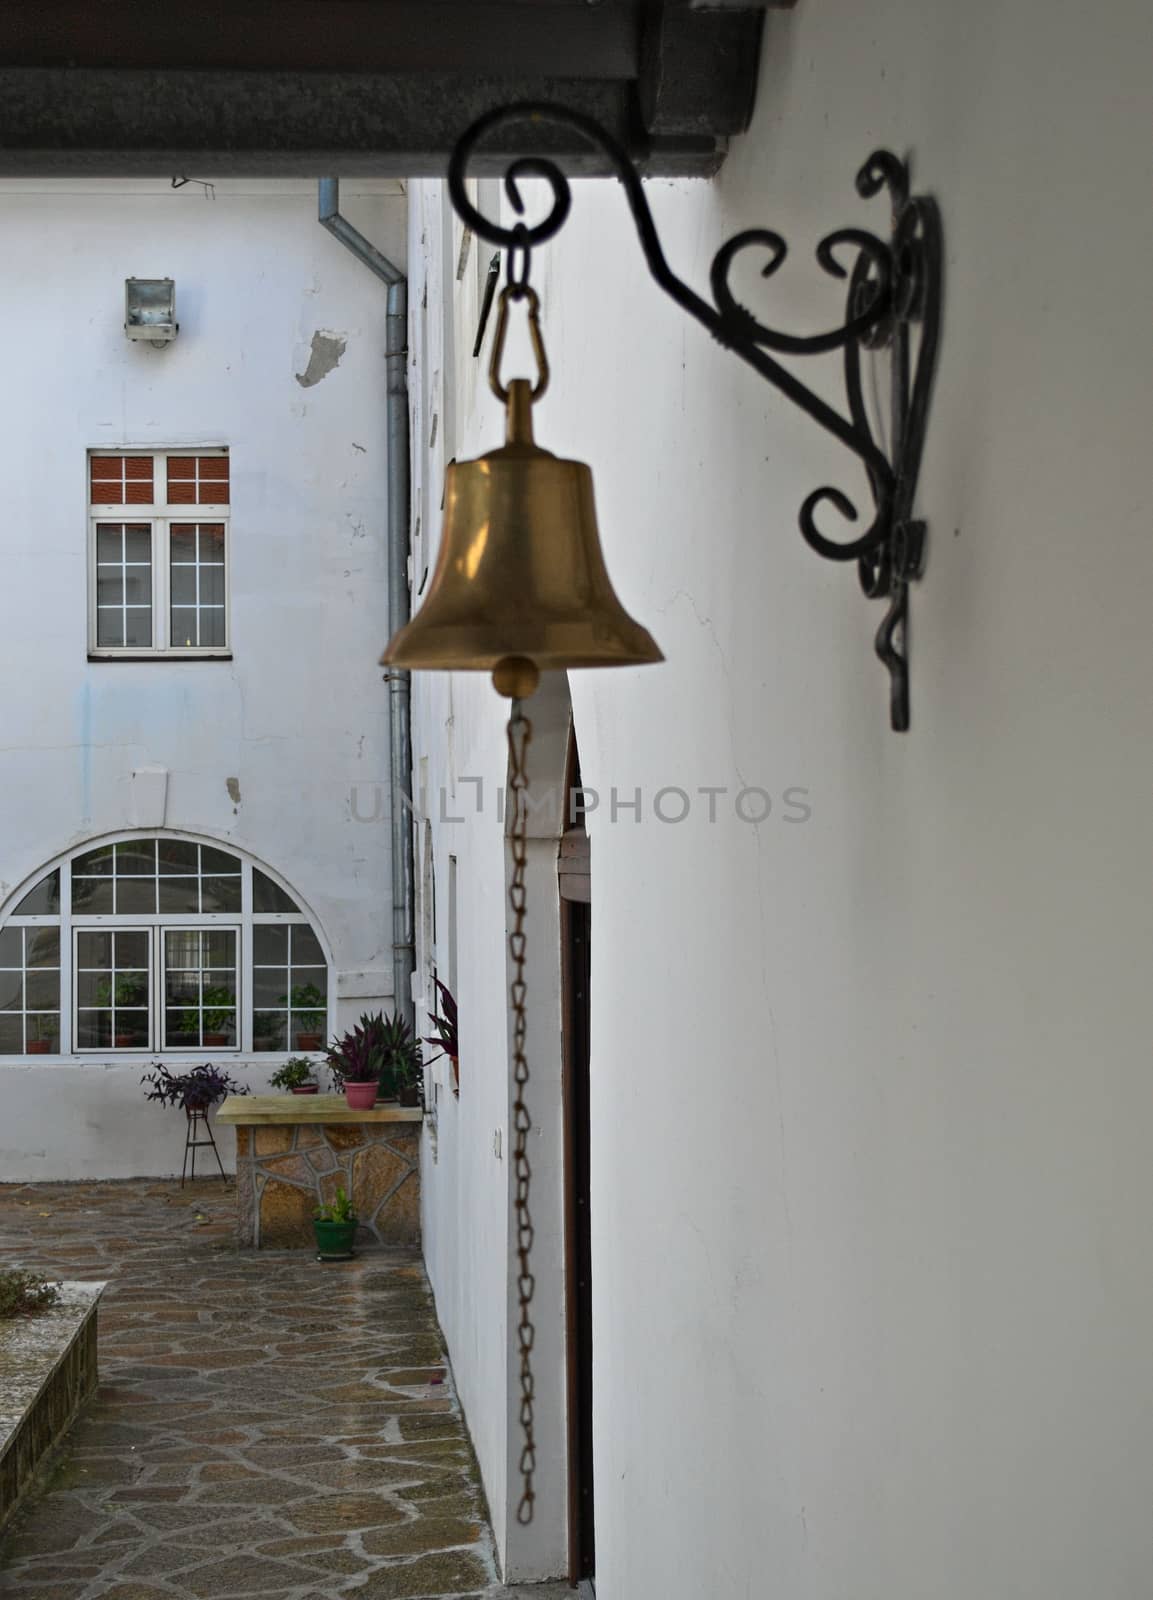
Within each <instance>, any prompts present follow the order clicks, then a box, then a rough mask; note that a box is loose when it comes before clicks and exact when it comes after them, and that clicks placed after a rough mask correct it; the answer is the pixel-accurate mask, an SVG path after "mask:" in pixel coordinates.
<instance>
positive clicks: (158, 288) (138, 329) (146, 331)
mask: <svg viewBox="0 0 1153 1600" xmlns="http://www.w3.org/2000/svg"><path fill="white" fill-rule="evenodd" d="M124 332H125V334H126V335H127V337H128V338H129V339H144V340H146V341H147V343H148V344H150V345H154V346H155V347H156V349H158V350H159V349H162V348H163V346H164V345H166V344H171V343H172V341H173V339H175V337H176V335H177V334H178V333H179V332H180V324H179V323H178V322H177V320H176V282H175V280H174V279H173V278H125V280H124Z"/></svg>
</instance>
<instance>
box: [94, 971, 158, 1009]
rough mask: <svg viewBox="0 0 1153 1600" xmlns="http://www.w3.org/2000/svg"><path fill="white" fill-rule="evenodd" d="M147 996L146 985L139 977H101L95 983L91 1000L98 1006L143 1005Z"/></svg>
mask: <svg viewBox="0 0 1153 1600" xmlns="http://www.w3.org/2000/svg"><path fill="white" fill-rule="evenodd" d="M147 998H148V986H147V984H146V983H142V982H141V981H140V979H139V978H117V980H116V982H115V984H114V983H113V982H112V979H111V978H101V980H100V982H99V983H98V984H97V985H96V992H95V994H94V995H93V1001H94V1003H95V1004H96V1005H98V1006H112V1005H115V1006H143V1005H144V1003H145V1002H146V1000H147Z"/></svg>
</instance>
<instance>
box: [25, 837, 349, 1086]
mask: <svg viewBox="0 0 1153 1600" xmlns="http://www.w3.org/2000/svg"><path fill="white" fill-rule="evenodd" d="M153 839H173V840H182V841H185V842H186V843H189V844H198V845H206V846H208V847H209V848H210V849H213V850H219V851H224V852H225V853H227V854H228V855H231V856H234V857H235V858H236V859H237V861H238V862H239V863H240V879H241V899H240V910H239V911H220V912H197V913H189V912H172V913H166V912H160V911H157V912H151V913H142V914H139V915H137V914H135V913H130V912H124V913H119V912H76V911H73V910H72V866H73V862H74V861H76V860H77V859H78V858H80V857H82V856H85V855H87V854H88V853H89V852H90V851H93V850H97V849H100V848H102V847H104V846H106V845H115V844H124V843H143V842H145V841H148V840H153ZM254 870H256V871H259V872H261V873H263V875H264V876H265V877H266V878H268V879H269V880H270V881H271V882H272V883H273V884H275V885H276V886H277V887H278V888H279V889H280V890H282V891H283V893H284V894H286V895H288V896H289V897H290V898H291V899H292V900H293V901H294V902H295V904H296V905H297V907H298V908H299V909H298V910H296V911H256V910H254V908H253V872H254ZM53 872H59V874H60V910H59V911H58V912H50V913H41V914H31V915H28V914H26V915H22V916H18V915H16V914H15V911H14V910H10V909H9V908H14V907H16V906H18V905H20V904H21V903H22V902H23V900H24V899H25V897H26V896H27V895H29V894H30V893H31V892H32V890H33V889H35V888H36V887H37V885H38V884H40V883H42V882H43V881H44V880H45V879H46V878H48V877H49V876H50V875H51V874H52V873H53ZM276 924H288V925H295V926H301V927H308V928H311V930H312V932H313V933H314V934H315V936H316V939H317V941H318V943H319V945H320V948H321V952H322V954H323V957H324V968H325V973H326V985H325V987H326V1007H325V1029H324V1034H323V1037H322V1045H323V1044H326V1043H327V1041H328V1040H329V1039H330V1038H331V1037H332V1035H333V1032H334V1028H335V1009H336V994H335V987H336V986H335V982H334V976H333V962H332V951H331V947H330V945H329V942H328V939H327V937H326V935H325V932H324V929H323V927H322V926H321V924H320V922H319V920H318V919H317V917H316V916H315V915H314V913H313V912H312V911H311V910H310V909H309V908H308V906H307V905H306V904H305V903H304V902H303V900H302V899H301V896H300V893H299V891H298V890H296V889H295V888H294V887H293V886H292V885H291V884H289V883H287V882H286V881H285V880H284V879H283V878H282V877H281V876H280V874H279V873H277V872H276V871H274V870H273V869H272V868H270V867H269V866H267V865H266V864H265V863H264V862H263V861H258V860H256V859H254V858H253V857H252V856H250V855H248V854H247V853H246V852H245V851H244V850H242V849H240V848H238V847H237V845H236V844H235V843H234V842H233V841H232V840H230V839H219V838H212V837H209V836H206V835H204V834H195V833H186V832H182V831H179V830H175V829H168V828H147V829H126V830H122V831H120V832H117V833H109V834H102V835H100V836H99V837H97V838H91V839H86V840H85V841H84V842H83V843H81V844H78V845H73V846H72V847H71V848H70V849H69V850H68V851H66V852H64V853H62V854H61V855H59V856H57V857H56V858H55V859H53V860H52V861H49V862H47V863H45V865H44V866H42V867H40V868H38V869H37V870H36V871H35V872H33V873H31V874H29V876H28V877H27V878H26V879H25V880H24V881H23V883H21V884H20V886H19V887H18V888H17V889H15V890H14V891H13V892H12V894H10V895H9V896H8V897H7V901H6V903H5V907H4V909H3V910H2V911H0V930H2V929H6V928H26V927H31V928H36V927H54V928H58V929H59V930H60V1040H59V1049H58V1050H57V1051H56V1052H54V1053H53V1054H51V1055H47V1056H32V1055H29V1054H25V1053H17V1052H6V1051H0V1060H5V1061H14V1060H20V1061H29V1062H31V1061H33V1060H35V1061H42V1062H44V1063H50V1062H52V1061H59V1060H68V1061H72V1062H77V1063H79V1062H85V1061H88V1062H92V1063H94V1064H95V1063H97V1062H101V1061H105V1060H109V1059H113V1060H120V1059H126V1060H129V1061H131V1060H134V1059H135V1060H139V1059H141V1058H144V1057H147V1058H148V1059H149V1060H152V1059H160V1060H172V1061H174V1062H181V1061H183V1062H188V1061H190V1060H193V1059H194V1058H196V1057H198V1056H199V1057H203V1056H204V1055H205V1053H206V1052H210V1053H211V1054H213V1055H221V1056H226V1057H227V1058H229V1059H232V1060H236V1059H240V1058H243V1057H245V1056H249V1055H254V1054H258V1055H259V1059H261V1060H262V1061H265V1059H266V1056H267V1059H268V1062H269V1063H271V1062H272V1061H275V1060H283V1059H284V1058H285V1057H287V1056H289V1055H291V1054H299V1053H302V1052H301V1050H300V1048H299V1047H297V1048H295V1049H294V1047H293V1041H292V1038H291V1035H290V1036H289V1037H288V1039H287V1040H286V1043H285V1047H284V1048H283V1049H280V1050H277V1051H269V1052H257V1051H256V1048H255V1044H254V1039H253V1033H254V1029H253V1020H254V1016H255V1013H256V1012H257V1010H259V1009H260V1008H259V1007H258V1006H257V1005H256V1004H255V1003H254V982H253V929H254V928H256V927H260V926H269V925H276ZM166 927H167V928H180V929H194V928H213V927H219V928H227V929H236V930H237V933H238V945H239V956H238V962H237V1001H236V1006H237V1019H238V1023H239V1027H238V1029H237V1038H236V1042H235V1043H234V1044H230V1045H203V1044H198V1045H193V1046H188V1047H176V1046H166V1045H165V1044H164V1043H163V1031H162V1030H163V1011H164V998H163V982H164V969H163V956H162V941H161V936H160V935H159V934H158V933H157V932H156V931H155V930H161V929H164V928H166ZM84 928H108V929H112V930H116V929H119V930H121V931H130V930H134V929H148V930H150V933H151V941H152V948H151V954H150V979H149V981H150V987H151V998H150V1014H151V1018H152V1027H153V1037H152V1042H151V1043H150V1044H148V1045H140V1046H131V1047H121V1048H118V1047H116V1046H115V1045H112V1046H109V1047H94V1048H83V1049H81V1048H79V1047H78V1046H77V1044H76V1042H75V1035H76V1005H75V982H74V979H75V973H76V965H77V963H76V955H75V951H76V937H75V936H76V932H77V931H78V930H81V929H84ZM272 1009H279V1008H276V1007H274V1008H272ZM305 1053H312V1054H316V1053H321V1052H319V1051H310V1052H305Z"/></svg>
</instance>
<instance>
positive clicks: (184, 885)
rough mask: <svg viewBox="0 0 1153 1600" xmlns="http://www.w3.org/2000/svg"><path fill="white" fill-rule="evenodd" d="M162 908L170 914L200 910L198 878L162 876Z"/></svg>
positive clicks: (182, 913)
mask: <svg viewBox="0 0 1153 1600" xmlns="http://www.w3.org/2000/svg"><path fill="white" fill-rule="evenodd" d="M160 909H161V911H166V912H167V913H168V914H169V916H173V915H187V914H188V913H189V912H191V913H193V914H195V913H196V912H198V911H199V910H200V880H199V879H198V878H161V880H160Z"/></svg>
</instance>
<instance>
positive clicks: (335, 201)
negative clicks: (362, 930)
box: [317, 178, 415, 1025]
mask: <svg viewBox="0 0 1153 1600" xmlns="http://www.w3.org/2000/svg"><path fill="white" fill-rule="evenodd" d="M317 200H318V215H319V218H320V223H321V226H322V227H324V228H327V229H328V231H329V233H331V234H332V235H333V237H334V238H336V239H339V240H340V242H341V244H342V245H344V246H345V247H346V249H348V250H351V251H352V253H353V255H354V256H355V257H356V258H357V260H358V261H361V262H363V263H364V265H365V266H366V267H367V268H368V269H369V271H370V272H375V274H376V276H377V277H378V278H381V279H383V281H384V282H385V283H386V284H387V285H388V300H387V306H386V311H385V341H384V362H385V378H386V383H387V390H388V397H387V428H388V559H387V568H388V636H389V638H391V637H392V636H393V634H395V633H396V631H397V629H398V628H402V627H403V626H404V624H405V623H406V622H407V621H408V618H409V593H408V536H409V486H408V279H407V278H406V277H405V275H404V273H403V272H401V271H400V269H399V268H398V267H395V266H393V264H392V262H391V261H390V260H389V259H388V257H387V256H385V255H382V254H381V252H380V251H379V250H378V249H377V248H376V246H375V245H374V244H371V243H370V242H369V241H368V240H367V239H366V238H365V237H364V235H363V234H362V233H360V232H359V230H358V229H356V228H354V227H353V225H352V223H351V222H349V221H348V219H347V217H342V216H341V214H340V179H339V178H321V179H320V180H319V183H318V185H317ZM388 743H389V766H390V768H391V772H390V775H389V776H390V781H391V785H392V788H391V792H390V795H389V818H390V823H391V842H392V857H391V859H392V989H393V1004H394V1006H395V1008H396V1009H397V1010H398V1011H399V1012H400V1014H401V1015H402V1016H403V1017H404V1018H405V1019H406V1021H407V1022H408V1023H409V1024H410V1025H411V1024H412V1022H413V1010H412V971H413V966H414V960H415V943H414V928H413V879H412V870H413V869H412V832H411V829H410V826H409V820H408V814H407V813H408V804H409V802H410V801H411V798H412V795H411V786H412V726H411V706H410V699H409V675H408V673H407V672H404V671H398V670H397V669H396V668H390V670H389V673H388Z"/></svg>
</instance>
